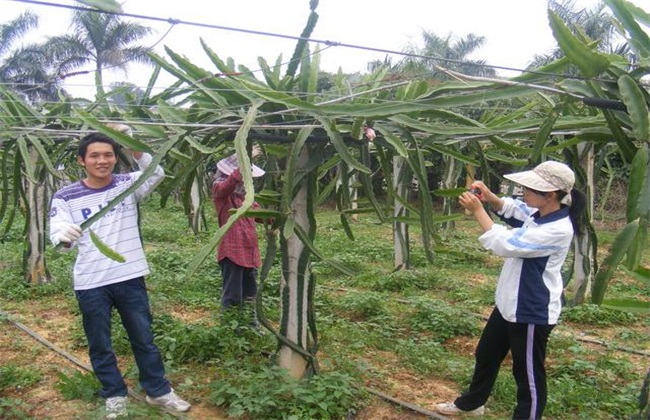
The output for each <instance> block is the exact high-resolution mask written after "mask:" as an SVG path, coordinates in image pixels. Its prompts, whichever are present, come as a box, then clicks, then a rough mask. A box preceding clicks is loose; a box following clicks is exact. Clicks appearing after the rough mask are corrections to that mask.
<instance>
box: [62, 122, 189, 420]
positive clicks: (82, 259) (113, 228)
mask: <svg viewBox="0 0 650 420" xmlns="http://www.w3.org/2000/svg"><path fill="white" fill-rule="evenodd" d="M116 128H117V129H118V130H119V131H123V132H125V133H126V134H130V129H129V127H127V126H124V125H118V126H117V127H116ZM117 151H118V145H117V143H116V142H115V141H114V140H113V139H111V138H110V137H108V136H105V135H104V134H101V133H92V134H89V135H87V136H86V137H84V138H83V139H81V141H80V143H79V150H78V157H77V161H78V163H79V164H80V165H81V166H83V167H84V170H85V172H86V177H85V178H84V179H83V180H80V181H77V182H74V183H72V184H70V185H68V186H66V187H63V188H62V189H60V190H59V191H57V192H56V193H55V194H54V197H53V198H52V204H51V208H50V240H51V241H52V243H53V244H54V245H59V244H61V245H62V246H63V247H62V249H63V250H71V249H74V248H77V249H78V253H77V259H76V262H75V265H74V270H73V284H74V290H75V295H76V298H77V302H78V304H79V308H80V310H81V315H82V319H83V327H84V331H85V333H86V338H87V339H88V351H89V356H90V362H91V364H92V367H93V370H94V372H95V375H97V378H98V379H99V381H100V383H101V385H102V388H101V390H100V391H99V395H101V396H102V397H104V398H106V411H107V417H108V418H116V417H120V416H126V415H127V409H126V402H127V398H126V397H127V393H128V392H127V386H126V383H125V382H124V379H123V377H122V374H121V373H120V371H119V369H118V366H117V359H116V357H115V353H114V352H113V348H112V344H111V312H112V309H113V308H115V309H117V311H118V313H119V314H120V318H121V319H122V324H123V325H124V328H125V329H126V332H127V334H128V336H129V340H130V342H131V347H132V349H133V355H134V357H135V360H136V363H137V365H138V370H139V375H140V376H139V380H140V385H141V386H142V388H143V389H144V390H145V392H146V393H147V397H146V400H147V402H148V403H150V404H153V405H162V406H166V407H168V408H171V409H174V410H176V411H187V410H188V409H189V408H190V404H188V403H187V402H186V401H183V400H182V399H180V398H179V397H178V396H177V395H176V394H175V392H174V390H173V389H172V388H171V386H170V383H169V381H168V380H167V379H166V378H165V368H164V365H163V361H162V357H161V355H160V352H159V350H158V347H157V346H156V345H155V344H154V342H153V333H152V329H151V321H152V318H151V311H150V308H149V299H148V296H147V290H146V286H145V280H144V276H145V275H147V274H149V266H148V264H147V260H146V258H145V255H144V250H143V248H142V240H141V238H140V231H139V228H138V206H137V202H138V201H139V200H140V199H142V198H143V197H145V196H146V195H147V194H149V193H150V192H151V191H152V190H153V189H154V188H155V187H156V186H157V185H158V184H159V183H160V182H161V181H162V180H163V178H164V176H165V173H164V171H163V169H162V168H161V167H160V166H158V167H156V169H155V171H154V173H153V174H152V175H151V176H150V177H149V178H148V179H147V180H146V181H144V183H143V184H142V185H140V186H139V187H138V188H137V189H136V190H135V191H134V192H133V193H132V194H130V195H128V196H127V197H125V198H124V199H123V200H122V201H121V202H120V203H119V204H118V205H117V206H115V207H114V208H112V209H111V210H110V211H109V212H108V213H106V214H105V215H104V216H102V217H101V218H99V219H98V220H97V221H95V222H94V223H93V224H92V225H91V226H89V227H88V228H87V229H85V230H82V229H81V227H80V225H81V224H82V223H83V222H84V221H85V220H87V219H88V218H90V217H91V216H92V215H93V214H95V213H97V212H98V211H99V210H100V209H102V208H103V207H105V206H106V205H107V204H108V203H109V202H110V201H111V200H113V199H114V198H115V197H117V196H118V195H120V194H121V193H122V192H124V191H125V190H126V189H128V188H129V187H131V186H132V185H133V184H134V183H135V182H136V180H138V178H139V177H140V176H141V175H142V171H144V170H145V169H146V168H147V167H148V166H149V165H150V164H151V161H152V157H151V155H149V154H147V153H141V152H132V155H133V157H134V159H135V162H136V163H137V164H138V167H139V168H140V171H137V172H131V173H124V174H115V173H113V170H114V168H115V165H116V163H117V156H118V154H117ZM91 230H92V232H93V233H94V234H96V235H97V236H98V237H99V238H100V239H101V240H102V241H103V242H104V243H105V244H107V245H108V246H109V247H110V248H111V249H112V250H113V251H115V252H117V253H118V254H120V255H121V256H122V257H123V258H124V260H125V261H123V262H119V261H116V260H114V259H111V258H108V257H107V256H106V255H104V254H103V253H102V252H100V250H99V249H98V248H97V247H96V246H95V244H94V243H93V242H92V240H91V238H90V231H91Z"/></svg>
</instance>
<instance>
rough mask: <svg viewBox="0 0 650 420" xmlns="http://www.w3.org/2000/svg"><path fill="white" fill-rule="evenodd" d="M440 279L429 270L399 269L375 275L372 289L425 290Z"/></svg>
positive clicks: (393, 290)
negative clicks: (387, 273)
mask: <svg viewBox="0 0 650 420" xmlns="http://www.w3.org/2000/svg"><path fill="white" fill-rule="evenodd" d="M439 281H440V278H439V274H437V272H436V271H434V270H430V271H427V272H422V271H417V270H400V271H396V272H394V273H391V274H389V275H384V276H377V277H376V278H375V281H374V284H373V285H372V289H373V290H376V291H380V292H403V291H405V290H409V289H415V290H427V289H430V288H432V287H434V286H435V285H436V284H437V283H438V282H439Z"/></svg>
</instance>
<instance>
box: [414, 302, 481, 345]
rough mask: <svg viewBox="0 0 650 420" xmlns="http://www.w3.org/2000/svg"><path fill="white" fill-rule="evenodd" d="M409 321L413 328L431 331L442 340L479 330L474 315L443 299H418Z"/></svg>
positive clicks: (475, 332)
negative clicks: (442, 300)
mask: <svg viewBox="0 0 650 420" xmlns="http://www.w3.org/2000/svg"><path fill="white" fill-rule="evenodd" d="M408 322H409V323H410V326H411V328H412V329H413V330H415V331H420V332H429V333H431V334H433V336H434V337H435V338H436V339H438V340H440V341H445V340H448V339H450V338H452V337H455V336H457V335H467V336H471V335H474V334H477V333H478V332H479V328H478V326H477V320H476V318H475V317H474V316H472V315H471V314H468V313H466V312H463V311H462V310H460V309H458V308H457V307H455V306H453V305H449V304H448V303H445V302H441V301H436V302H433V301H427V300H420V301H418V302H417V303H416V304H415V312H414V313H413V314H411V315H410V317H409V320H408Z"/></svg>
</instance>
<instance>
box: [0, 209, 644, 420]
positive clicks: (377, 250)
mask: <svg viewBox="0 0 650 420" xmlns="http://www.w3.org/2000/svg"><path fill="white" fill-rule="evenodd" d="M157 206H158V203H157V201H156V200H154V199H151V200H149V201H147V202H146V203H144V204H143V205H142V209H143V221H142V222H143V225H142V233H143V237H144V241H145V246H146V250H147V256H148V260H149V263H150V266H151V275H150V276H149V277H148V279H147V283H148V288H149V293H150V299H151V304H152V308H153V312H154V331H155V334H156V341H157V344H158V346H159V347H160V350H161V352H162V353H163V355H164V358H165V363H166V366H167V368H168V373H169V375H170V377H171V378H172V381H173V382H174V383H175V384H178V385H177V386H176V388H177V390H178V391H179V393H182V392H183V391H187V392H191V394H192V395H194V396H195V398H197V399H201V400H202V401H206V402H208V404H220V405H223V406H224V407H226V408H225V410H226V411H228V412H230V414H231V415H236V414H240V413H244V412H246V413H249V415H251V416H253V417H255V416H256V415H260V416H261V415H264V416H266V415H267V414H268V413H271V412H275V413H278V412H279V411H278V410H285V411H284V413H285V414H289V413H293V414H295V415H296V416H297V417H296V418H343V417H344V416H345V415H346V414H347V412H348V410H349V409H358V408H359V406H360V405H363V404H372V400H371V399H369V398H368V396H367V395H365V394H363V393H361V392H359V390H360V389H362V388H360V386H361V387H362V386H363V385H364V384H371V385H372V386H373V387H376V388H379V389H382V390H384V391H387V392H389V393H390V389H391V387H392V386H393V384H398V385H397V386H399V381H400V380H403V379H401V378H404V377H411V378H413V379H412V380H413V381H419V380H420V379H423V380H424V379H426V380H435V381H443V382H444V383H445V385H446V386H449V384H450V383H451V384H452V385H451V386H452V387H453V388H454V389H455V390H456V391H461V390H462V389H463V388H464V387H465V386H466V385H467V384H468V381H469V379H470V375H471V372H472V368H473V363H474V362H473V355H472V352H473V347H474V346H475V344H476V341H477V340H478V336H479V334H480V331H481V329H482V326H483V324H484V321H483V320H482V319H481V317H480V314H484V313H486V312H487V311H489V310H490V308H491V307H492V305H493V294H494V287H495V280H496V277H497V276H498V272H499V270H500V267H501V260H500V259H499V258H495V257H494V256H492V255H491V254H490V253H488V252H486V251H485V250H483V249H482V248H481V247H480V246H479V244H478V241H477V239H476V238H477V236H478V234H479V230H478V229H477V228H476V225H475V223H474V222H472V221H469V220H462V221H460V222H457V228H456V229H455V230H453V231H450V232H448V233H441V237H440V238H439V240H438V242H437V243H436V252H435V259H434V261H433V262H431V263H430V262H427V261H426V258H425V254H424V252H423V250H422V247H421V238H420V237H419V235H418V230H417V228H413V229H412V231H411V245H412V246H411V252H412V262H413V267H412V268H411V269H410V270H408V271H400V272H393V263H392V243H391V241H392V235H391V231H390V225H389V224H386V225H381V224H378V223H377V220H376V219H375V218H374V217H371V216H368V215H362V216H360V218H359V221H358V222H355V223H352V230H353V232H354V236H355V240H354V241H351V240H350V239H349V238H347V236H346V235H345V232H344V231H343V229H342V228H341V226H340V225H339V221H338V214H337V213H335V212H332V211H326V210H324V211H321V212H318V214H317V221H318V234H317V238H316V242H315V243H316V246H317V247H318V248H319V249H320V251H321V252H322V254H323V255H324V257H325V259H326V260H324V261H320V260H317V259H314V260H313V272H314V274H315V278H316V281H317V288H316V299H315V308H316V319H317V325H318V332H319V349H320V351H319V357H320V365H321V371H322V373H323V376H322V378H323V380H322V381H321V382H312V383H307V382H305V383H301V382H290V381H289V382H282V386H279V385H277V384H279V383H280V382H278V381H279V379H278V378H280V377H282V375H283V374H282V373H281V372H279V371H278V370H277V369H275V368H274V367H273V366H274V360H275V358H274V356H273V355H274V353H275V350H276V346H277V343H276V341H275V339H274V337H273V336H272V335H271V334H266V335H264V336H258V335H256V334H254V333H252V332H251V331H250V330H247V329H245V328H244V329H241V328H240V327H241V326H240V325H239V321H238V319H237V318H236V317H231V316H228V315H227V314H224V315H222V314H220V311H219V296H220V284H221V280H220V274H219V267H218V265H217V264H216V262H215V261H214V258H213V257H210V258H208V260H206V261H205V263H204V264H203V265H202V266H201V267H200V269H199V270H198V271H197V273H196V274H195V275H194V276H193V277H192V278H189V279H188V278H186V276H185V270H186V269H187V267H188V264H189V262H190V261H191V260H192V258H193V257H194V255H196V253H197V252H198V250H199V249H201V247H202V246H203V244H205V243H206V242H207V240H208V238H209V237H210V235H211V234H212V233H213V232H214V231H215V230H216V224H215V221H214V218H213V214H212V213H210V212H208V215H209V216H210V218H209V220H208V222H209V226H208V229H209V232H206V233H202V234H200V235H199V236H198V237H197V236H195V235H194V234H193V233H192V231H191V230H190V229H189V228H188V227H187V220H186V219H185V216H184V215H183V213H182V210H181V209H180V207H179V206H177V205H175V204H174V203H168V206H167V208H165V209H159V208H158V207H157ZM14 233H15V234H12V236H11V237H12V238H14V239H13V240H10V241H8V242H5V244H3V246H2V247H1V249H0V258H1V260H2V264H3V267H4V268H5V270H2V271H0V290H1V291H0V308H4V309H10V310H12V311H15V312H16V313H22V312H23V311H29V310H38V308H43V307H46V305H47V303H48V302H52V301H54V302H58V304H60V305H62V306H63V308H65V309H66V310H67V311H69V313H70V314H72V315H73V316H74V317H75V319H76V320H77V321H79V320H78V317H79V316H78V310H77V309H76V302H75V300H74V297H73V295H72V293H71V287H70V276H71V266H72V262H73V258H74V255H73V254H58V253H56V252H53V250H51V249H49V250H48V254H47V256H48V267H49V269H50V270H51V272H52V275H53V278H54V281H53V282H52V283H50V284H47V285H43V286H39V287H29V286H27V285H25V284H24V283H23V280H22V277H21V275H20V266H21V260H20V258H21V252H22V251H21V242H20V241H19V240H18V238H19V237H20V235H19V234H17V233H16V232H14ZM613 233H614V232H604V234H605V236H606V237H607V238H609V237H611V236H612V235H613ZM260 240H261V247H262V252H263V249H264V243H263V235H262V234H261V232H260ZM330 259H331V260H334V261H336V262H338V263H341V264H344V265H346V266H347V267H349V268H351V269H352V270H353V271H354V273H355V274H354V275H352V276H348V275H345V274H342V273H341V272H339V271H338V270H337V269H336V268H334V267H333V266H332V265H331V264H328V262H327V260H330ZM278 264H279V260H277V261H276V266H274V267H273V269H272V270H271V272H270V275H269V278H268V280H267V283H266V284H265V289H264V300H263V305H264V314H265V316H266V317H267V318H268V319H269V320H270V321H271V322H272V323H277V322H278V321H279V316H280V311H279V306H280V304H279V299H280V297H279V296H280V294H279V284H280V270H279V266H278ZM607 297H618V298H625V297H636V298H639V297H642V298H643V297H645V298H647V297H648V290H647V287H643V285H638V284H636V283H634V281H631V280H628V279H625V278H620V279H618V280H617V282H616V283H615V284H613V285H612V287H610V288H609V289H608V296H607ZM26 303H28V304H26ZM190 315H193V316H190ZM649 324H650V317H648V316H647V315H642V314H634V315H632V314H626V313H621V312H617V311H612V310H606V309H602V308H598V307H594V306H593V305H583V306H579V307H575V308H567V310H566V311H565V312H564V315H563V323H562V324H561V326H560V327H558V328H557V329H556V331H555V332H554V333H553V335H552V336H551V339H550V342H549V351H548V353H549V355H548V358H549V363H548V374H549V402H548V406H547V412H546V418H550V419H573V418H584V419H587V418H625V417H630V416H632V415H633V414H635V412H636V411H635V404H636V402H635V401H636V398H637V396H638V395H639V390H640V388H641V384H642V375H643V374H642V372H640V371H641V370H642V369H640V368H639V366H638V365H637V362H634V361H633V359H632V358H631V357H630V355H629V354H627V353H625V352H621V351H616V350H612V349H608V348H606V347H604V346H594V345H588V344H585V343H583V342H580V341H579V340H577V338H578V337H579V336H580V333H581V332H584V331H587V332H589V333H590V334H592V335H595V336H597V337H599V336H600V337H603V340H605V341H609V340H613V341H614V342H615V344H616V345H618V346H621V347H627V348H633V349H639V350H645V351H647V349H648V347H649V346H650V343H649V339H648V336H647V329H645V333H644V328H643V326H644V325H645V326H647V325H649ZM67 339H68V340H69V341H70V342H71V343H73V345H74V346H76V347H83V346H85V339H84V336H83V332H82V330H81V327H80V322H76V323H75V324H74V325H70V330H69V331H68V337H67ZM114 341H115V350H116V352H117V353H118V355H122V356H126V357H124V360H126V361H127V362H126V369H125V371H124V372H125V373H126V375H127V377H129V378H135V376H136V369H135V367H134V366H133V363H132V361H131V358H130V348H129V347H128V340H127V339H126V336H125V334H124V331H123V328H121V326H120V325H119V321H118V320H116V321H115V325H114ZM642 359H643V361H644V362H647V358H642ZM507 363H508V362H506V364H504V366H503V368H502V370H501V373H500V375H499V379H498V380H497V383H496V385H495V389H494V393H493V396H492V398H491V399H490V400H489V401H488V408H489V413H490V414H489V417H491V418H505V417H508V416H509V415H510V412H511V410H512V407H513V404H514V399H515V385H514V381H513V379H512V377H511V373H510V366H509V365H508V364H507ZM646 365H647V363H646ZM19 380H21V379H16V380H13V381H12V383H13V385H14V386H15V385H16V384H17V383H18V381H19ZM83 384H86V378H85V377H83V376H78V377H68V378H66V379H65V380H64V381H63V382H62V385H61V386H62V387H63V388H62V391H61V392H63V391H66V392H67V393H68V395H72V396H73V397H74V396H76V397H77V398H86V394H83V393H82V392H81V389H83V388H84V387H83V386H81V385H83ZM9 386H12V385H11V384H9ZM409 386H415V387H418V386H419V385H418V383H410V384H409ZM269 390H272V391H273V394H272V396H273V398H271V399H269V398H267V397H268V395H266V394H268V392H269ZM428 391H429V392H428V393H429V394H431V395H434V396H435V395H436V389H431V390H428ZM265 392H266V394H265ZM265 395H266V396H265ZM269 395H271V394H269ZM288 396H289V397H288ZM335 396H336V397H335ZM274 401H275V404H276V405H275V406H274V405H273V404H274ZM319 401H320V402H321V403H322V404H318V402H319ZM410 402H412V403H416V404H417V402H415V401H410ZM434 402H436V401H426V402H419V405H424V404H425V403H426V404H429V405H430V404H431V403H434ZM2 404H5V406H6V407H8V408H5V412H9V410H10V409H11V410H14V409H16V410H18V409H23V408H22V407H27V403H25V405H23V404H22V401H21V400H3V401H2V402H1V403H0V406H2ZM97 404H98V407H99V405H100V404H101V402H97ZM301 407H302V408H301ZM26 410H28V409H26ZM274 410H275V411H274ZM1 412H2V411H0V413H1ZM265 413H266V414H265ZM135 414H136V417H137V414H138V413H135ZM143 415H145V414H143Z"/></svg>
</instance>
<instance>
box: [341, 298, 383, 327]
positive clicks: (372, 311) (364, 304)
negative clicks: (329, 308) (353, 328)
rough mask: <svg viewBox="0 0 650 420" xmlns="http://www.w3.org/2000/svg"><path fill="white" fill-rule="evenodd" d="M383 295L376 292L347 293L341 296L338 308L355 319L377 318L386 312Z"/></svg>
mask: <svg viewBox="0 0 650 420" xmlns="http://www.w3.org/2000/svg"><path fill="white" fill-rule="evenodd" d="M385 300H386V299H385V297H383V296H381V295H380V294H378V293H373V292H364V293H349V294H346V295H345V296H343V297H342V298H341V301H340V302H339V306H340V308H341V309H342V310H343V311H344V312H345V313H346V314H347V315H348V317H350V318H352V319H355V320H363V319H368V318H377V317H381V316H385V315H387V314H388V311H387V309H386V304H385Z"/></svg>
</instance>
